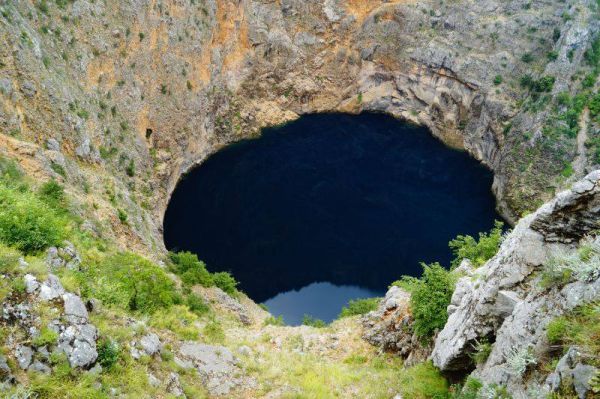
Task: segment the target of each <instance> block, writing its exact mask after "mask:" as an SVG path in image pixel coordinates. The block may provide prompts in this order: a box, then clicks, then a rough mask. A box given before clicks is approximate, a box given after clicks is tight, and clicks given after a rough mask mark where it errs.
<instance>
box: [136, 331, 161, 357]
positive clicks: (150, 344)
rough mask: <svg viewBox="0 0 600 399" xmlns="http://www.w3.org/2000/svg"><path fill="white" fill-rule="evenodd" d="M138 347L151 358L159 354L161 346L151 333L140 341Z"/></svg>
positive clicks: (156, 337)
mask: <svg viewBox="0 0 600 399" xmlns="http://www.w3.org/2000/svg"><path fill="white" fill-rule="evenodd" d="M140 345H141V346H142V349H143V350H144V352H146V354H147V355H149V356H152V355H155V354H157V353H159V352H160V349H161V345H160V339H159V338H158V335H156V334H154V333H151V334H148V335H145V336H143V337H142V339H141V340H140Z"/></svg>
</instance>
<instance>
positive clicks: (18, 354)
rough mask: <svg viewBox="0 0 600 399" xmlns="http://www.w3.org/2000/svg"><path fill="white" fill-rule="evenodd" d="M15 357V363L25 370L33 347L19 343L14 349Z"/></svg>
mask: <svg viewBox="0 0 600 399" xmlns="http://www.w3.org/2000/svg"><path fill="white" fill-rule="evenodd" d="M15 358H16V359H17V363H19V367H20V368H22V369H23V370H26V369H27V368H28V367H29V365H30V364H31V360H32V359H33V349H31V348H30V347H29V346H25V345H19V346H17V348H16V349H15Z"/></svg>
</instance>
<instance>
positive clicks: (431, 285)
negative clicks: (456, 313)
mask: <svg viewBox="0 0 600 399" xmlns="http://www.w3.org/2000/svg"><path fill="white" fill-rule="evenodd" d="M421 265H422V266H423V276H422V277H421V278H420V279H412V280H411V281H412V284H413V286H412V288H411V289H410V291H411V297H410V305H411V310H412V313H413V317H414V319H415V322H414V323H413V328H414V331H415V334H416V335H417V336H418V337H419V338H423V339H426V338H429V337H431V336H432V335H433V334H434V332H435V331H436V330H437V329H441V328H442V327H444V325H445V324H446V321H447V320H448V313H447V312H446V308H447V307H448V305H449V304H450V298H451V297H452V293H453V292H454V283H455V281H454V278H453V277H452V276H451V275H450V272H448V270H446V269H444V268H443V267H442V266H440V264H439V263H432V264H431V265H426V264H424V263H422V264H421Z"/></svg>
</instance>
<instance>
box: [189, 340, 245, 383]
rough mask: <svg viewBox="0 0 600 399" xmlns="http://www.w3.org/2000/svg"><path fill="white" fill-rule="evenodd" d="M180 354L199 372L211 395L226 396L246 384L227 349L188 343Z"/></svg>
mask: <svg viewBox="0 0 600 399" xmlns="http://www.w3.org/2000/svg"><path fill="white" fill-rule="evenodd" d="M179 354H180V355H181V357H182V358H183V359H185V360H187V361H189V362H191V364H193V366H194V367H195V368H196V370H198V373H199V374H200V376H201V377H202V380H203V382H204V385H205V386H206V388H207V389H208V391H209V392H210V393H211V395H226V394H228V393H229V391H231V389H233V388H235V387H236V386H238V385H241V384H243V383H244V378H243V377H240V376H239V374H240V373H239V369H238V367H237V365H236V363H237V361H236V359H235V358H234V356H233V354H232V353H231V351H230V350H229V349H227V348H225V347H222V346H212V345H205V344H199V343H195V342H187V343H184V344H183V345H182V346H181V348H180V349H179Z"/></svg>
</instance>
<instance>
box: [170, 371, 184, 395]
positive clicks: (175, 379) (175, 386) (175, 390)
mask: <svg viewBox="0 0 600 399" xmlns="http://www.w3.org/2000/svg"><path fill="white" fill-rule="evenodd" d="M167 392H169V393H170V394H171V395H173V396H175V397H178V398H179V397H185V393H184V392H183V388H181V383H180V382H179V374H177V373H171V374H169V379H168V380H167Z"/></svg>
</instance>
